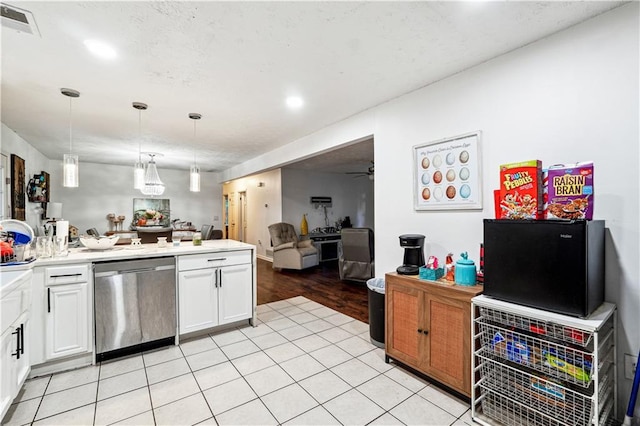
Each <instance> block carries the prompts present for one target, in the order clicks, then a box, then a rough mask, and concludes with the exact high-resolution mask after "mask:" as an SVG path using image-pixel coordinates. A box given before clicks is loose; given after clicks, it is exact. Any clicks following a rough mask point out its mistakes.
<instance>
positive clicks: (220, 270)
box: [218, 269, 222, 288]
mask: <svg viewBox="0 0 640 426" xmlns="http://www.w3.org/2000/svg"><path fill="white" fill-rule="evenodd" d="M218 272H219V273H220V288H222V269H218Z"/></svg>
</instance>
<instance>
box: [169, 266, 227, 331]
mask: <svg viewBox="0 0 640 426" xmlns="http://www.w3.org/2000/svg"><path fill="white" fill-rule="evenodd" d="M216 274H217V270H216V269H212V268H205V269H196V270H194V271H186V272H180V273H179V274H178V298H179V304H178V309H179V312H180V315H179V319H178V323H179V327H180V334H186V333H191V332H192V331H198V330H203V329H205V328H211V327H215V326H216V325H218V303H217V302H218V287H217V285H216V283H215V279H216V276H215V275H216Z"/></svg>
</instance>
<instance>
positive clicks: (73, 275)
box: [49, 273, 82, 278]
mask: <svg viewBox="0 0 640 426" xmlns="http://www.w3.org/2000/svg"><path fill="white" fill-rule="evenodd" d="M80 276H82V274H81V273H78V274H61V275H51V276H50V277H49V278H64V277H80Z"/></svg>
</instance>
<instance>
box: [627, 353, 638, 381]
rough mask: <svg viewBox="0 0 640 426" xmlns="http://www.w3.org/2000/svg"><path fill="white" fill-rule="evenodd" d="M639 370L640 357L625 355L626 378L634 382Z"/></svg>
mask: <svg viewBox="0 0 640 426" xmlns="http://www.w3.org/2000/svg"><path fill="white" fill-rule="evenodd" d="M636 368H638V357H637V356H633V355H630V354H624V378H625V379H629V380H633V377H634V375H635V374H636Z"/></svg>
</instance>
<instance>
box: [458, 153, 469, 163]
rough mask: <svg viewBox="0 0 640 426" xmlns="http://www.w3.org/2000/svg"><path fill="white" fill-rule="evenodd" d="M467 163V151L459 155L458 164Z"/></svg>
mask: <svg viewBox="0 0 640 426" xmlns="http://www.w3.org/2000/svg"><path fill="white" fill-rule="evenodd" d="M467 161H469V152H468V151H462V152H461V153H460V162H461V163H466V162H467Z"/></svg>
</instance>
